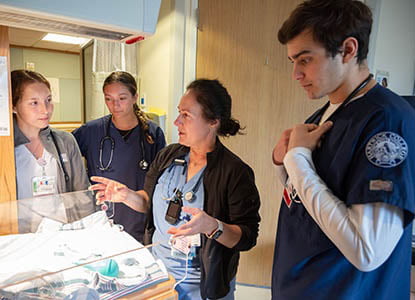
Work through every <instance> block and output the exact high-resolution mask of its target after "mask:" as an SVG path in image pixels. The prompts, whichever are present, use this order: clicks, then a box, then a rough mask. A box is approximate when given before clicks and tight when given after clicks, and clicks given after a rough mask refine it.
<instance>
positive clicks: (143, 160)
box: [73, 71, 166, 241]
mask: <svg viewBox="0 0 415 300" xmlns="http://www.w3.org/2000/svg"><path fill="white" fill-rule="evenodd" d="M103 92H104V97H105V104H106V105H107V107H108V109H109V111H110V113H111V114H110V115H107V116H104V117H102V118H99V119H97V120H93V121H90V122H88V123H86V124H84V125H83V126H81V127H80V128H78V129H76V130H75V131H74V132H73V134H74V136H75V138H76V140H77V141H78V144H79V148H80V149H81V153H82V155H83V156H84V157H85V159H86V161H87V169H88V175H89V176H105V177H107V178H111V179H114V180H117V181H119V182H122V183H123V184H125V185H126V186H128V187H129V188H130V189H133V190H140V189H142V188H143V185H144V178H145V175H146V172H147V170H148V167H149V165H150V163H151V162H152V161H153V159H154V157H155V156H156V154H157V152H158V151H159V150H160V149H162V148H163V147H164V146H165V145H166V142H165V138H164V134H163V131H162V130H161V128H160V127H158V126H157V125H156V124H155V123H153V122H151V121H150V120H148V118H147V117H146V115H145V113H144V112H142V111H141V110H140V109H139V107H138V105H137V103H136V101H137V84H136V81H135V79H134V77H133V76H132V75H131V74H129V73H127V72H121V71H118V72H113V73H111V74H110V75H109V76H108V77H107V78H106V79H105V81H104V85H103ZM107 213H108V215H109V216H110V217H112V218H113V221H114V223H115V224H120V225H122V226H123V227H124V230H125V231H127V232H128V233H129V234H130V235H132V236H133V237H134V238H135V239H137V240H138V241H142V238H143V234H144V226H145V221H146V217H145V214H143V213H140V212H137V211H135V210H133V209H131V208H130V207H128V206H127V205H125V204H123V203H115V204H112V203H111V205H110V207H109V210H108V211H107Z"/></svg>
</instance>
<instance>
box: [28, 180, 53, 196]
mask: <svg viewBox="0 0 415 300" xmlns="http://www.w3.org/2000/svg"><path fill="white" fill-rule="evenodd" d="M32 192H33V196H43V195H51V194H55V193H56V177H55V176H36V177H33V178H32Z"/></svg>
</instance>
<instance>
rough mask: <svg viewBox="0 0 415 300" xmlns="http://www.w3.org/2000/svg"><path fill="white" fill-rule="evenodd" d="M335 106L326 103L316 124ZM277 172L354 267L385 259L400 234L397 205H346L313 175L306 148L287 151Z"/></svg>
mask: <svg viewBox="0 0 415 300" xmlns="http://www.w3.org/2000/svg"><path fill="white" fill-rule="evenodd" d="M359 97H361V96H359ZM359 97H356V98H355V99H357V98H359ZM355 99H353V100H355ZM339 106H340V105H337V104H334V105H333V104H330V106H329V108H328V109H327V110H326V112H325V113H324V114H323V117H322V120H321V122H320V124H321V123H323V122H324V121H325V120H327V118H328V117H329V116H330V115H331V114H332V113H333V112H334V111H335V110H336V109H337V108H338V107H339ZM327 111H329V112H327ZM284 166H285V167H284ZM277 172H278V175H279V178H280V180H281V182H282V183H283V184H284V185H285V184H286V183H287V179H288V176H289V179H288V180H289V181H290V182H291V184H292V185H293V186H294V187H295V189H296V191H297V193H298V195H299V197H300V199H301V200H302V203H303V205H304V207H305V208H306V210H307V212H308V213H309V214H310V216H311V217H312V218H313V219H314V221H315V222H316V223H317V224H318V225H319V227H320V228H321V230H322V231H323V232H324V233H325V234H326V235H327V237H328V238H329V239H330V240H331V241H332V242H333V243H334V244H335V245H336V247H337V248H338V249H339V250H340V252H342V253H343V255H344V256H345V257H346V258H347V259H348V260H349V261H350V263H352V264H353V265H354V266H355V267H356V268H358V269H359V270H361V271H365V272H368V271H372V270H374V269H376V268H377V267H379V266H380V265H382V264H383V263H384V262H385V261H386V260H387V258H388V257H389V255H390V254H391V253H392V251H393V249H394V248H395V246H396V244H397V243H398V241H399V239H400V238H401V236H402V234H403V210H402V209H401V208H399V207H397V206H393V205H390V204H387V203H383V202H377V203H365V204H354V205H352V206H350V207H346V205H345V204H344V202H343V201H340V200H339V199H338V198H337V197H336V196H335V195H334V194H333V193H332V192H331V191H330V189H329V188H328V187H327V185H326V184H325V183H324V182H323V181H322V180H321V178H320V177H319V176H318V175H317V173H316V170H315V167H314V163H313V160H312V156H311V150H309V149H307V148H303V147H296V148H293V149H291V150H290V151H288V152H287V154H286V155H285V157H284V165H282V166H277ZM287 172H288V174H287Z"/></svg>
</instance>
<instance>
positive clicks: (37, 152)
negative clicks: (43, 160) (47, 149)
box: [26, 138, 43, 159]
mask: <svg viewBox="0 0 415 300" xmlns="http://www.w3.org/2000/svg"><path fill="white" fill-rule="evenodd" d="M26 148H27V149H28V150H29V151H30V153H32V154H33V156H34V157H35V158H36V159H39V158H40V157H41V156H42V153H43V145H42V142H41V141H40V139H39V138H38V139H36V140H33V141H30V143H29V144H26Z"/></svg>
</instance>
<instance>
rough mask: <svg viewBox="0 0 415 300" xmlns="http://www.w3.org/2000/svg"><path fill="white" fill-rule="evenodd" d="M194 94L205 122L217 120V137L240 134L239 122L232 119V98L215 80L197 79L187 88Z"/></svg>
mask: <svg viewBox="0 0 415 300" xmlns="http://www.w3.org/2000/svg"><path fill="white" fill-rule="evenodd" d="M187 90H188V91H189V90H190V91H192V92H193V93H195V96H196V101H197V102H198V103H199V104H200V105H201V107H202V114H203V117H204V118H205V119H206V120H212V121H214V120H219V122H220V126H219V129H218V135H220V136H230V135H236V134H237V133H240V130H241V125H240V124H239V121H238V120H236V119H234V118H232V116H231V110H232V98H231V96H230V95H229V93H228V90H227V89H226V88H225V87H224V86H223V85H222V83H220V82H219V80H216V79H213V80H212V79H197V80H195V81H193V82H191V83H190V84H189V85H188V86H187Z"/></svg>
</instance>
